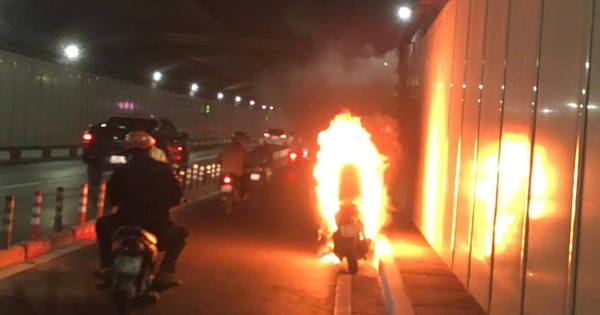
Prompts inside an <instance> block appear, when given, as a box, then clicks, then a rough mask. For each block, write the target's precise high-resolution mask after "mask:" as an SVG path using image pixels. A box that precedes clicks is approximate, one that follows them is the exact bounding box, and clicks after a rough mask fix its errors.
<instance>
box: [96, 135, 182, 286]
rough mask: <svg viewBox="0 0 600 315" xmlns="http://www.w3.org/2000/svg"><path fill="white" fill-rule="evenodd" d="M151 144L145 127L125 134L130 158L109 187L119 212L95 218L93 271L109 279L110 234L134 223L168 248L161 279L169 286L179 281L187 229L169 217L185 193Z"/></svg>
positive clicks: (100, 276) (162, 265)
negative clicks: (177, 273)
mask: <svg viewBox="0 0 600 315" xmlns="http://www.w3.org/2000/svg"><path fill="white" fill-rule="evenodd" d="M152 146H153V141H152V137H151V136H150V135H149V134H148V133H147V132H145V131H134V132H131V133H129V134H128V135H127V136H126V138H125V150H126V151H127V153H128V154H129V155H131V159H130V160H129V161H128V162H127V163H126V164H124V165H122V166H120V167H119V168H117V169H116V170H115V171H114V173H113V175H112V176H111V178H110V180H109V182H108V184H107V190H106V191H107V196H108V199H109V202H110V206H111V207H115V206H117V207H118V212H117V213H115V214H112V215H108V216H104V217H101V218H98V220H97V221H96V233H97V236H98V245H99V249H100V269H99V270H97V271H96V272H95V273H94V275H95V276H96V277H98V278H101V279H104V280H107V281H109V280H110V276H111V272H110V268H111V266H112V251H111V237H112V235H113V233H114V232H115V231H116V230H117V229H118V228H119V227H121V226H126V225H131V226H138V227H140V228H142V229H144V230H147V231H149V232H151V233H153V234H155V235H156V236H157V239H158V249H159V250H164V251H166V253H165V256H164V259H163V261H162V264H161V266H160V272H159V276H158V282H159V283H160V284H162V285H164V286H166V287H169V286H173V285H177V284H179V281H175V280H173V273H174V272H175V264H176V260H177V258H178V257H179V255H180V254H181V251H182V250H183V247H184V245H185V239H186V238H187V236H188V232H187V231H186V230H185V229H184V228H183V227H182V226H180V225H176V224H174V223H173V222H171V221H170V220H169V209H170V208H171V207H173V206H176V205H178V204H180V203H181V199H182V196H183V193H182V190H181V188H180V187H179V185H178V183H177V180H176V179H175V177H174V176H173V173H172V171H171V168H170V167H169V165H168V164H165V163H161V162H158V161H156V160H154V159H153V158H152V157H151V156H150V153H149V150H150V149H151V148H152Z"/></svg>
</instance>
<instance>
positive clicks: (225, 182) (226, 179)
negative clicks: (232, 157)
mask: <svg viewBox="0 0 600 315" xmlns="http://www.w3.org/2000/svg"><path fill="white" fill-rule="evenodd" d="M223 183H224V184H231V176H229V175H226V176H225V177H223Z"/></svg>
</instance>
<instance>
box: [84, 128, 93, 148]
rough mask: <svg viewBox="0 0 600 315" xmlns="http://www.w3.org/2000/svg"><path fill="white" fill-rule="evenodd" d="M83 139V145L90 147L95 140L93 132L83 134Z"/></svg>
mask: <svg viewBox="0 0 600 315" xmlns="http://www.w3.org/2000/svg"><path fill="white" fill-rule="evenodd" d="M81 138H82V139H83V144H84V145H89V144H90V143H92V140H94V135H92V133H91V132H89V131H86V132H84V133H83V135H82V136H81Z"/></svg>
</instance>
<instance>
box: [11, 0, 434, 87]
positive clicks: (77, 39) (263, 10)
mask: <svg viewBox="0 0 600 315" xmlns="http://www.w3.org/2000/svg"><path fill="white" fill-rule="evenodd" d="M423 2H436V1H434V0H424V1H423ZM396 5H397V1H390V0H382V1H366V0H331V1H322V0H252V1H225V0H102V1H98V0H60V1H56V0H5V1H2V2H0V40H1V43H0V45H1V46H2V48H3V49H5V50H9V51H13V52H17V53H21V54H25V55H28V56H32V57H35V58H41V59H45V60H49V61H53V62H56V61H59V60H60V59H61V54H62V48H61V47H63V46H64V45H65V44H66V43H70V42H74V43H78V44H79V45H80V47H81V49H82V58H81V60H79V61H77V64H75V65H74V66H76V67H81V68H84V69H86V70H90V71H94V72H96V73H101V74H105V75H110V76H113V77H118V78H122V79H126V80H130V81H135V82H139V83H148V82H149V81H150V77H151V74H152V72H153V71H155V70H161V71H163V73H164V76H165V81H164V84H165V85H166V86H167V87H169V88H170V89H174V90H178V91H179V90H181V91H182V92H183V91H187V89H188V87H189V84H190V83H191V82H198V83H199V84H200V85H201V87H202V88H203V90H204V91H210V93H214V91H235V93H242V94H244V95H246V96H250V97H251V96H252V93H253V92H252V86H253V82H254V80H255V79H256V76H257V74H258V73H260V72H261V71H262V70H263V69H265V68H268V67H269V66H271V64H272V63H273V62H275V61H277V60H280V59H281V58H292V59H293V58H302V56H305V55H307V54H310V51H311V50H313V49H315V48H316V47H315V46H316V45H315V43H317V42H318V41H317V40H315V39H317V38H319V37H323V36H322V33H323V29H322V28H320V27H321V26H323V25H325V24H327V25H328V26H331V27H329V28H328V29H329V30H331V29H338V30H344V29H345V30H348V31H347V33H350V34H351V36H356V37H357V38H358V37H361V36H362V37H367V38H369V40H374V41H378V42H381V43H382V45H383V46H393V45H396V44H397V43H398V40H397V36H402V34H403V30H402V27H399V26H398V25H393V24H394V22H393V21H392V20H393V19H391V18H390V17H389V13H390V12H392V11H393V8H394V7H395V6H396ZM382 21H383V22H382ZM363 29H370V30H369V32H366V33H365V32H363ZM363 33H365V34H363ZM336 34H338V35H339V34H340V32H339V31H338V32H337V33H336V32H335V31H333V32H331V33H329V35H330V36H331V37H335V36H336Z"/></svg>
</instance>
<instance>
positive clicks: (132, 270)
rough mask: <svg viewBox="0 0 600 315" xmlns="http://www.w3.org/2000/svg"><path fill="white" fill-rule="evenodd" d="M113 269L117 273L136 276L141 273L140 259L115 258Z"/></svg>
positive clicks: (132, 257)
mask: <svg viewBox="0 0 600 315" xmlns="http://www.w3.org/2000/svg"><path fill="white" fill-rule="evenodd" d="M114 265H115V268H116V269H117V272H118V273H121V274H127V275H137V274H139V273H140V272H142V257H140V256H117V257H115V263H114Z"/></svg>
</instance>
